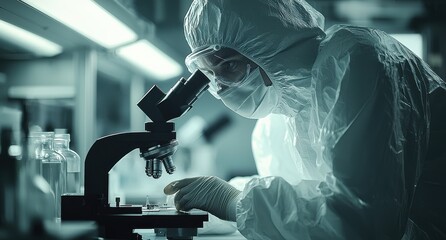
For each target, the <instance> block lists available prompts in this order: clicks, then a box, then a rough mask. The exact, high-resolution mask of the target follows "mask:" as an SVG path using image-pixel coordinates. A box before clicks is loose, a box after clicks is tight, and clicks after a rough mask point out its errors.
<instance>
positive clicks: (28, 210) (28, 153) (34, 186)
mask: <svg viewBox="0 0 446 240" xmlns="http://www.w3.org/2000/svg"><path fill="white" fill-rule="evenodd" d="M40 136H41V132H31V133H30V134H29V136H28V138H27V140H26V141H25V146H27V147H26V148H24V156H25V159H24V161H25V163H24V171H21V176H20V177H21V179H23V181H22V186H21V188H22V189H26V191H25V192H24V193H23V197H22V198H23V199H21V200H22V205H23V209H24V211H25V216H26V218H27V219H28V221H27V222H25V223H24V225H25V226H23V228H22V230H24V229H28V230H29V227H30V226H29V224H31V221H33V220H55V218H56V212H55V210H56V209H55V206H56V199H55V195H54V192H53V190H52V189H51V186H50V185H49V184H48V182H47V181H46V180H45V179H44V178H43V177H42V175H41V174H42V158H41V157H40V152H41V140H40ZM22 173H23V174H22ZM29 199H32V202H33V204H29Z"/></svg>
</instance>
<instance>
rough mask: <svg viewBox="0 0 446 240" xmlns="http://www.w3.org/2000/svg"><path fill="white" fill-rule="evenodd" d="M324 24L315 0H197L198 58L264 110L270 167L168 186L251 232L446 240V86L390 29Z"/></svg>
mask: <svg viewBox="0 0 446 240" xmlns="http://www.w3.org/2000/svg"><path fill="white" fill-rule="evenodd" d="M323 22H324V18H323V16H322V15H321V14H320V13H319V12H317V11H316V10H314V9H313V8H312V7H311V6H310V5H308V4H307V3H306V2H304V1H303V0H243V1H240V0H239V1H236V0H195V1H194V2H193V3H192V5H191V7H190V9H189V11H188V13H187V15H186V17H185V22H184V26H185V27H184V30H185V35H186V39H187V42H188V44H189V46H190V47H191V50H192V53H191V54H190V55H189V56H188V57H187V59H186V64H187V66H188V68H189V70H190V71H194V70H196V69H199V70H201V71H203V72H204V73H205V74H206V75H207V76H208V77H209V78H210V80H211V84H210V88H209V91H210V92H211V93H212V94H213V95H214V96H215V97H217V98H219V99H221V100H222V102H223V103H224V104H225V105H226V106H227V107H229V108H230V109H232V110H233V111H234V112H236V113H238V114H240V115H241V116H244V117H247V118H253V119H259V120H258V122H257V124H256V127H255V129H254V132H253V143H252V147H253V153H254V157H255V160H256V164H257V169H258V173H259V175H260V176H258V177H254V178H252V179H251V180H250V181H249V182H247V184H246V185H245V187H244V189H243V191H238V190H237V189H236V188H234V187H233V186H231V185H230V184H229V183H227V182H225V181H223V180H221V179H219V178H216V177H198V178H188V179H183V180H179V181H175V182H172V183H170V184H169V185H167V186H166V187H165V189H164V192H165V193H166V194H174V193H176V196H175V204H176V207H177V208H178V209H181V210H190V209H192V208H198V209H202V210H206V211H208V212H210V213H212V214H213V215H215V216H217V217H219V218H221V219H225V220H230V221H236V222H237V228H238V230H239V231H240V232H241V233H242V234H243V235H244V236H245V237H246V238H248V239H380V240H383V239H402V238H403V239H446V235H445V233H446V230H445V229H446V227H445V226H446V225H444V220H442V219H443V218H444V216H442V215H444V214H445V213H446V211H445V207H444V205H446V198H445V194H446V193H445V189H446V187H445V185H446V184H445V183H444V177H442V176H445V175H446V169H445V166H446V164H445V160H446V159H445V156H446V155H445V154H444V153H445V147H441V144H440V143H443V145H444V139H446V137H444V136H445V134H444V130H441V129H442V124H444V122H446V121H443V120H439V119H438V118H439V117H440V115H443V117H444V114H443V112H446V109H444V104H443V110H440V108H441V106H440V104H438V103H440V100H436V99H445V98H444V96H445V84H444V82H443V81H442V79H440V78H439V77H438V76H437V75H435V73H434V72H433V71H432V70H431V69H430V68H429V67H428V65H427V64H426V63H424V62H423V61H422V60H421V59H419V58H418V57H416V56H415V55H414V54H413V53H412V52H411V51H410V50H409V49H407V48H406V47H404V46H403V45H401V44H400V43H399V42H397V41H396V40H395V39H393V38H392V37H390V36H389V35H387V34H386V33H384V32H382V31H379V30H374V29H370V28H364V27H355V26H347V25H335V26H333V27H331V28H329V29H327V30H325V31H324V25H323V24H324V23H323ZM442 121H443V122H442ZM441 131H443V132H441ZM441 134H443V135H442V136H443V139H441ZM439 136H440V137H439ZM441 167H442V168H443V169H441ZM442 178H443V179H442Z"/></svg>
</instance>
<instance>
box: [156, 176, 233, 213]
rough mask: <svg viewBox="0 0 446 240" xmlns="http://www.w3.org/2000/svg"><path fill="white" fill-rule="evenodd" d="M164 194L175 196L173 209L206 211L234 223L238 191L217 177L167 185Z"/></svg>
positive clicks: (193, 179)
mask: <svg viewBox="0 0 446 240" xmlns="http://www.w3.org/2000/svg"><path fill="white" fill-rule="evenodd" d="M164 193H165V194H167V195H171V194H174V193H177V194H176V196H175V199H174V201H175V207H176V208H177V209H178V210H183V211H189V210H191V209H192V208H197V209H201V210H204V211H207V212H209V213H211V214H213V215H215V216H217V217H218V218H220V219H223V220H229V221H235V219H236V218H235V212H236V210H235V208H236V204H237V201H238V200H239V199H240V193H241V192H240V191H239V190H237V189H235V188H234V187H233V186H231V185H230V184H229V183H227V182H226V181H224V180H222V179H220V178H218V177H195V178H185V179H183V180H179V181H174V182H171V183H169V184H168V185H167V186H166V187H165V188H164Z"/></svg>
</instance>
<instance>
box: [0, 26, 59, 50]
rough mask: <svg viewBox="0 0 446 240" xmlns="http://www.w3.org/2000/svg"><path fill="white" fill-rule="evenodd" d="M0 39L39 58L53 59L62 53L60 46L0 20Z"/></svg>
mask: <svg viewBox="0 0 446 240" xmlns="http://www.w3.org/2000/svg"><path fill="white" fill-rule="evenodd" d="M0 38H1V39H3V40H4V41H6V42H9V43H11V44H14V45H17V46H19V47H22V48H24V49H26V50H28V51H30V52H33V53H34V54H36V55H38V56H45V57H52V56H54V55H57V54H59V53H61V52H62V47H61V46H60V45H57V44H56V43H53V42H51V41H49V40H47V39H45V38H42V37H41V36H39V35H36V34H34V33H31V32H28V31H26V30H24V29H22V28H19V27H16V26H14V25H12V24H10V23H7V22H4V21H2V20H0Z"/></svg>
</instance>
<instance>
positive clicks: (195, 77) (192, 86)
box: [137, 70, 209, 122]
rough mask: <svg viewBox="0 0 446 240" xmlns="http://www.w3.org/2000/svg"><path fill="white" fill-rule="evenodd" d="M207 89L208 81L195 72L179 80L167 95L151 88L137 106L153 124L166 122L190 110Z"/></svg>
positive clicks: (200, 73) (156, 88) (198, 72)
mask: <svg viewBox="0 0 446 240" xmlns="http://www.w3.org/2000/svg"><path fill="white" fill-rule="evenodd" d="M208 87H209V79H208V78H207V77H206V76H205V75H204V74H203V73H202V72H201V71H200V70H197V71H195V72H194V73H193V74H192V75H191V76H190V77H189V78H188V79H187V80H186V79H184V78H180V80H179V81H178V82H177V83H176V84H175V85H174V86H173V87H172V88H171V89H170V90H169V91H168V92H167V94H164V93H163V92H162V91H161V90H160V89H159V88H158V87H157V86H154V87H152V88H151V89H150V90H149V91H148V92H147V93H146V94H145V95H144V97H143V98H142V99H141V100H140V101H139V102H138V104H137V105H138V107H139V108H141V110H142V111H143V112H144V113H145V114H146V115H147V116H148V117H149V118H150V119H151V120H152V121H153V122H167V121H169V120H171V119H174V118H177V117H180V116H181V115H183V114H184V113H186V112H187V111H188V110H189V109H191V108H192V104H193V103H194V102H195V100H197V98H198V97H199V96H200V95H201V94H202V93H203V92H204V91H205V90H206V89H207V88H208Z"/></svg>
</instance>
